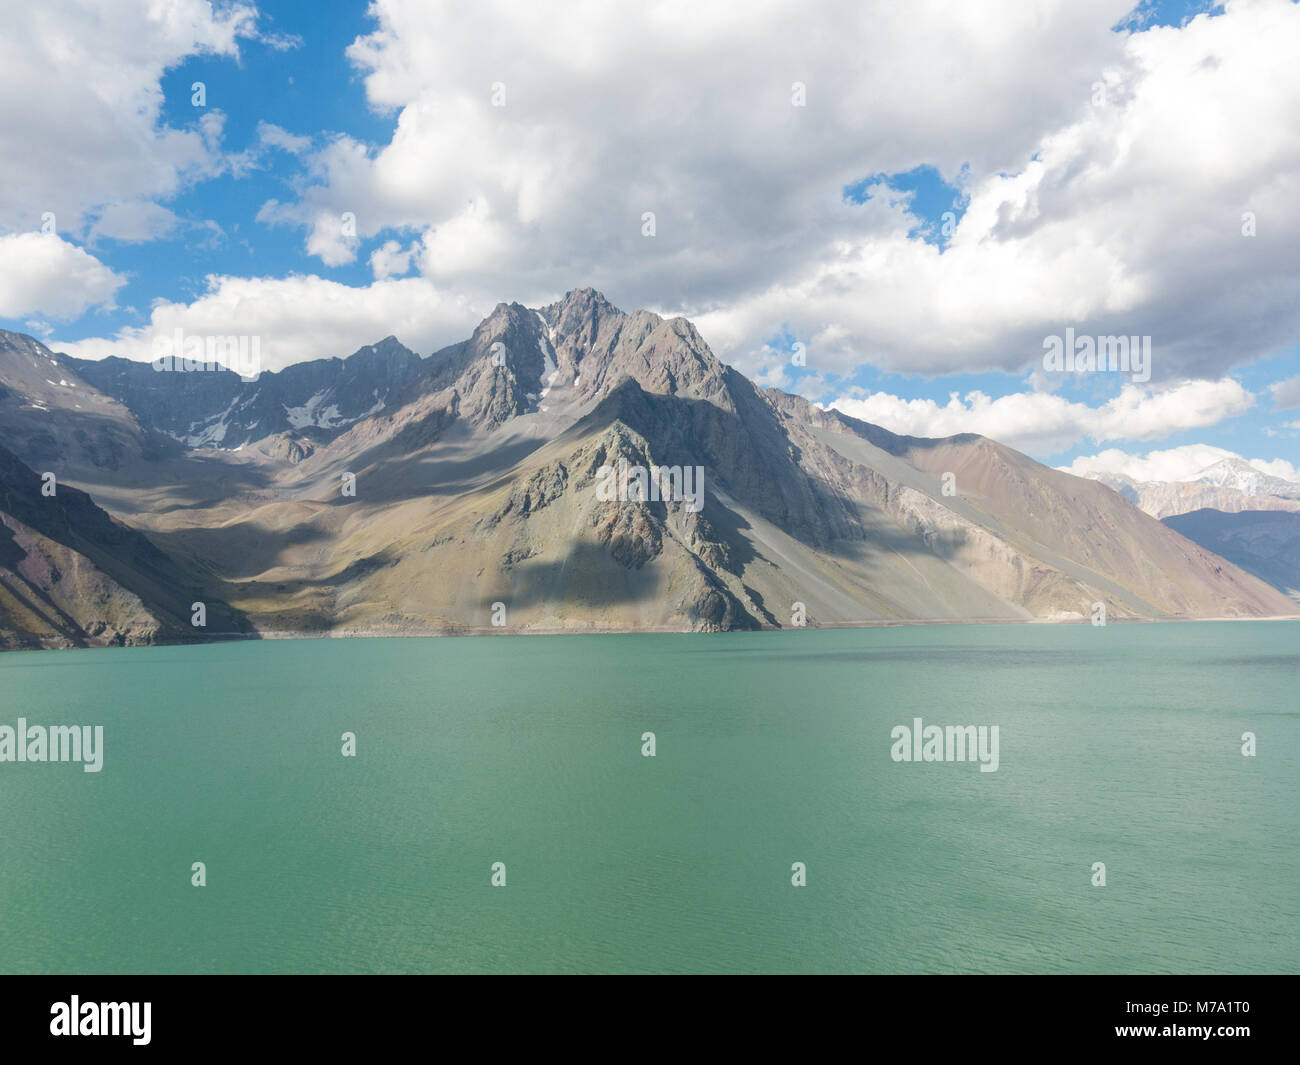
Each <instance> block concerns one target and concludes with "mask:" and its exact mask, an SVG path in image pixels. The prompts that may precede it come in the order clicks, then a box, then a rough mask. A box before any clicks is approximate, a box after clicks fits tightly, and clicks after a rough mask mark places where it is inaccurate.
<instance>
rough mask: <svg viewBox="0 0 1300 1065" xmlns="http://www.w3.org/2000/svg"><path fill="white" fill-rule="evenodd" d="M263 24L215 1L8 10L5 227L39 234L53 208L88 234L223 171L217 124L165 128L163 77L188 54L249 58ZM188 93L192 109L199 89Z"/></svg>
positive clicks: (2, 44)
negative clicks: (92, 226)
mask: <svg viewBox="0 0 1300 1065" xmlns="http://www.w3.org/2000/svg"><path fill="white" fill-rule="evenodd" d="M256 22H257V12H256V9H255V7H254V6H253V5H252V4H249V3H225V4H219V5H217V6H216V7H214V6H213V5H212V4H211V3H208V2H207V0H116V2H114V3H112V4H88V3H79V2H76V0H42V2H40V3H32V4H26V3H19V4H8V5H6V7H5V25H4V33H3V34H0V231H3V230H10V231H20V232H21V231H30V230H34V229H37V228H38V227H39V226H40V218H41V215H42V214H44V213H45V212H47V211H52V212H54V214H55V216H56V218H57V224H58V229H59V231H60V232H62V233H71V234H81V233H84V232H85V227H86V224H87V222H88V220H90V219H91V218H93V217H94V216H96V215H98V216H99V217H100V218H101V221H102V219H103V218H104V216H105V215H109V217H110V221H109V223H108V225H109V226H110V227H112V226H113V224H114V223H113V222H112V212H113V211H114V210H115V209H117V208H116V205H126V206H124V207H123V208H122V209H123V210H137V211H138V210H139V209H140V208H139V205H143V204H148V203H151V202H157V201H159V200H166V199H167V198H169V197H171V196H174V195H175V194H176V193H177V192H179V191H181V189H183V188H184V187H185V185H186V184H187V183H189V182H191V181H193V180H196V179H198V178H201V177H205V176H211V175H212V174H214V173H216V172H219V171H220V170H221V169H222V168H223V163H222V161H221V159H220V156H219V147H218V146H217V145H215V144H213V143H212V140H211V133H212V127H211V125H210V124H209V125H208V126H207V127H205V128H203V129H198V130H182V129H175V128H172V127H169V126H166V125H164V124H163V123H162V121H161V115H162V105H163V95H162V90H161V79H162V76H163V73H164V72H165V71H166V70H168V69H169V68H173V67H175V66H176V65H178V64H179V63H180V62H181V61H183V60H184V59H185V58H186V57H188V56H192V55H215V56H225V57H236V56H238V43H239V41H240V40H241V39H254V38H256V37H257V35H258V31H257V25H256ZM185 95H186V102H187V103H188V98H189V88H188V86H186V87H185ZM195 115H196V118H198V117H199V116H200V112H198V111H196V112H195ZM203 117H206V116H203ZM218 131H219V124H218ZM155 220H156V216H155ZM101 232H102V234H103V235H109V233H108V231H107V229H105V230H101ZM128 232H131V233H139V232H142V230H140V229H139V228H138V227H128ZM125 239H144V238H142V237H137V236H131V237H128V238H125Z"/></svg>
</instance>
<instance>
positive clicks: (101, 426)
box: [0, 330, 181, 480]
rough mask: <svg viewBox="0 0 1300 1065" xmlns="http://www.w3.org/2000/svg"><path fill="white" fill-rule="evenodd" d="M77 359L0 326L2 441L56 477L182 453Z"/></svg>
mask: <svg viewBox="0 0 1300 1065" xmlns="http://www.w3.org/2000/svg"><path fill="white" fill-rule="evenodd" d="M79 365H84V364H82V363H80V360H74V359H69V358H68V357H67V356H64V355H57V356H56V355H55V354H53V353H52V352H51V351H50V350H49V349H48V348H46V347H45V346H44V345H43V344H41V343H40V342H39V341H36V340H33V339H32V338H31V337H29V336H25V335H23V334H21V333H9V332H5V331H4V330H0V445H4V446H6V447H8V448H10V449H11V450H12V451H14V452H15V453H16V454H18V455H19V456H20V457H23V458H27V459H28V460H29V461H32V462H35V463H37V464H39V466H40V469H41V470H42V471H46V470H51V471H56V472H57V473H58V474H59V476H60V479H61V480H62V479H64V478H65V477H68V476H72V475H73V473H74V471H75V474H76V475H78V476H92V477H93V476H95V475H97V474H102V475H103V476H105V477H109V478H111V477H114V476H120V475H122V474H123V473H124V472H125V471H126V470H128V469H130V468H132V467H139V466H141V465H150V464H154V463H157V462H159V461H162V460H163V459H165V458H167V457H168V456H171V455H176V454H178V453H179V452H180V450H181V449H180V448H179V447H178V446H177V444H176V443H175V442H174V441H172V440H169V439H167V438H166V437H163V436H160V435H159V434H157V433H154V432H151V431H150V430H149V429H148V428H146V427H145V426H144V425H143V424H142V423H141V421H140V419H139V418H138V417H137V416H136V415H135V413H133V412H132V411H131V410H130V409H129V408H128V407H127V406H126V405H125V404H123V403H121V402H119V401H118V400H116V399H115V398H113V397H112V396H110V395H107V394H106V393H104V392H101V391H99V390H98V389H97V388H96V387H95V386H93V385H91V384H90V383H89V382H88V381H86V380H85V379H83V378H82V377H81V376H80V375H79V374H78V372H77V366H79ZM146 369H147V367H146Z"/></svg>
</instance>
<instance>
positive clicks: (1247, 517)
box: [1165, 510, 1300, 601]
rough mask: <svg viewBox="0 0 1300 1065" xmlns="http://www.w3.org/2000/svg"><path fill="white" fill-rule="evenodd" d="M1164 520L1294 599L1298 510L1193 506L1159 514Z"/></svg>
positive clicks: (1298, 590) (1299, 583)
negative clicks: (1184, 511)
mask: <svg viewBox="0 0 1300 1065" xmlns="http://www.w3.org/2000/svg"><path fill="white" fill-rule="evenodd" d="M1165 524H1166V525H1168V526H1169V527H1170V528H1171V529H1173V530H1174V531H1175V532H1177V533H1179V534H1180V535H1182V536H1185V537H1187V539H1189V540H1192V541H1194V542H1195V543H1198V544H1200V545H1201V546H1202V547H1204V548H1205V549H1206V550H1208V551H1213V552H1214V553H1215V554H1217V555H1220V556H1221V557H1223V558H1226V559H1227V560H1228V561H1229V562H1231V563H1233V565H1236V566H1240V567H1241V568H1242V569H1244V570H1245V571H1246V572H1247V573H1253V574H1254V575H1255V576H1256V577H1258V578H1259V579H1260V580H1262V581H1267V582H1268V583H1269V584H1271V585H1272V586H1273V587H1274V588H1276V589H1278V591H1280V592H1284V593H1285V594H1286V595H1288V596H1290V597H1291V598H1292V599H1295V600H1297V601H1300V514H1295V513H1289V512H1286V511H1278V510H1243V511H1240V512H1238V513H1234V514H1225V513H1223V512H1222V511H1218V510H1194V511H1192V512H1191V513H1190V514H1176V515H1173V516H1172V517H1168V518H1165Z"/></svg>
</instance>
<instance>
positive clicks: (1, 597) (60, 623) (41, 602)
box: [0, 447, 251, 649]
mask: <svg viewBox="0 0 1300 1065" xmlns="http://www.w3.org/2000/svg"><path fill="white" fill-rule="evenodd" d="M47 485H48V486H49V487H48V488H47V487H46V486H47ZM47 493H48V494H47ZM211 588H212V582H211V581H205V580H204V579H203V578H202V577H201V576H199V575H198V574H195V573H187V572H185V571H184V570H182V569H181V568H180V567H178V566H177V565H176V564H175V563H174V562H173V561H172V560H171V559H169V558H168V557H167V556H166V555H164V554H163V553H162V552H161V551H160V550H158V548H157V547H155V546H154V545H153V544H152V543H150V541H149V540H148V539H147V538H146V537H144V536H142V535H141V534H140V533H138V532H136V531H135V530H134V529H130V528H128V527H127V526H125V525H123V524H122V523H120V522H118V521H115V520H114V519H113V518H111V517H109V515H108V514H106V513H105V512H104V511H103V510H102V509H100V508H99V507H97V506H96V505H95V504H94V503H93V502H92V501H91V499H90V497H89V496H88V495H86V493H85V492H81V491H78V490H77V489H75V488H72V487H70V486H67V485H61V484H59V483H58V482H57V479H56V480H55V481H53V482H50V481H48V479H43V478H42V477H41V476H40V475H38V474H37V473H36V472H35V471H33V470H31V469H29V468H28V467H26V466H24V465H23V464H22V463H21V462H19V461H18V459H17V458H16V457H15V456H14V454H13V453H12V452H11V451H9V450H7V449H6V448H3V447H0V649H4V648H15V647H72V646H78V647H82V646H103V645H117V646H122V645H132V644H150V643H160V642H167V643H176V642H189V641H197V640H201V639H205V638H211V637H212V636H223V635H224V636H228V635H232V634H236V633H242V634H246V633H250V632H251V630H250V627H249V625H248V623H247V621H246V620H245V619H244V618H243V617H242V616H241V615H239V614H238V612H236V611H232V610H231V609H230V608H229V607H228V606H227V605H226V604H225V603H223V602H221V601H220V600H218V599H216V598H214V597H213V596H212V595H211V594H210V593H211ZM195 602H202V603H203V604H204V607H205V610H206V619H205V627H204V628H203V629H196V628H195V626H193V625H192V624H191V621H192V620H193V616H194V615H193V612H192V606H193V603H195Z"/></svg>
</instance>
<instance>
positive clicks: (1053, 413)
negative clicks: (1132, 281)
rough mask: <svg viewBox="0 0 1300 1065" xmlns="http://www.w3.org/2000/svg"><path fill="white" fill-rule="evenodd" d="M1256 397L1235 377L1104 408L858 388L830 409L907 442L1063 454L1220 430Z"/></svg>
mask: <svg viewBox="0 0 1300 1065" xmlns="http://www.w3.org/2000/svg"><path fill="white" fill-rule="evenodd" d="M1253 403H1254V396H1252V395H1251V393H1250V392H1248V391H1247V390H1246V389H1245V388H1243V387H1242V386H1241V385H1240V384H1239V383H1238V382H1237V381H1234V380H1232V379H1231V378H1223V379H1222V380H1218V381H1184V382H1181V383H1179V384H1177V385H1173V386H1170V387H1166V388H1149V387H1141V386H1138V385H1126V386H1124V387H1123V388H1122V389H1121V390H1120V393H1119V395H1117V396H1115V397H1114V398H1113V399H1111V400H1109V401H1108V402H1106V403H1104V404H1101V405H1100V406H1096V407H1090V406H1088V405H1087V404H1086V403H1078V402H1072V401H1070V400H1067V399H1066V398H1065V397H1063V396H1059V395H1054V394H1051V393H1047V392H1017V393H1013V394H1011V395H1007V396H999V397H997V398H996V399H995V398H991V397H990V396H988V395H986V394H985V393H983V392H970V393H967V394H966V395H965V396H961V395H958V393H956V392H953V393H952V394H951V395H950V396H949V397H948V402H947V403H946V404H942V405H940V404H939V403H936V402H935V401H934V400H932V399H904V398H902V397H900V396H895V395H891V394H889V393H886V392H865V390H862V389H852V390H850V394H849V395H847V396H844V397H841V398H840V399H837V400H835V401H833V402H832V403H830V404H827V405H828V406H830V407H834V408H835V409H836V410H840V411H843V412H844V413H845V414H848V415H850V416H851V417H854V418H860V419H862V420H863V421H867V422H871V423H873V424H875V425H879V426H882V427H883V428H885V429H888V430H890V431H891V432H894V433H901V434H904V435H907V436H954V435H956V434H958V433H979V434H981V435H983V436H988V437H992V438H993V439H994V440H998V441H1001V442H1002V443H1004V444H1009V445H1010V446H1012V447H1015V448H1019V449H1021V450H1028V451H1033V452H1035V453H1040V454H1049V455H1050V454H1057V453H1059V452H1062V451H1066V450H1068V449H1069V448H1071V447H1074V446H1075V445H1077V444H1079V443H1081V442H1083V441H1085V440H1092V441H1095V442H1102V441H1106V440H1154V439H1158V438H1159V437H1162V436H1167V435H1168V434H1170V433H1175V432H1181V431H1184V430H1187V429H1199V428H1204V427H1205V426H1209V425H1214V424H1216V423H1217V422H1220V421H1222V420H1223V419H1224V418H1231V417H1234V416H1236V415H1238V414H1241V413H1243V412H1245V411H1247V410H1249V409H1250V407H1251V405H1252V404H1253Z"/></svg>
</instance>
